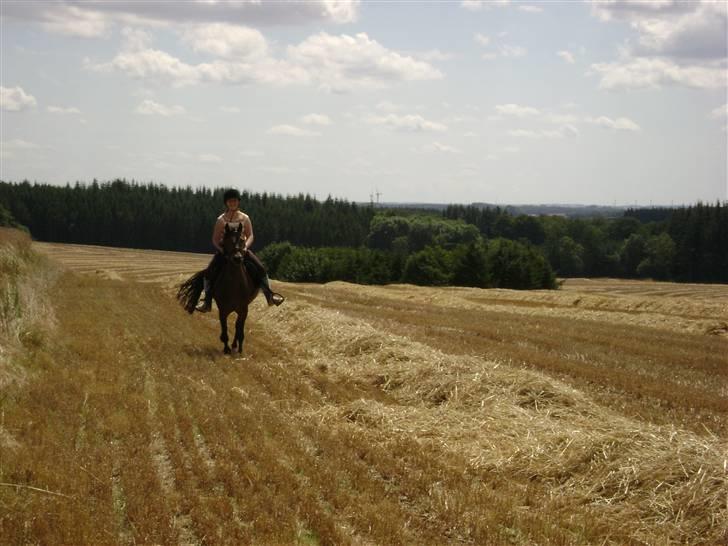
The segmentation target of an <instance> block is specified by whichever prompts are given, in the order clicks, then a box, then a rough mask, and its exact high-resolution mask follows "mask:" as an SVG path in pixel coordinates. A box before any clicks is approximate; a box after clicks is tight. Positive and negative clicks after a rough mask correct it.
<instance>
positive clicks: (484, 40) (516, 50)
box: [473, 33, 528, 61]
mask: <svg viewBox="0 0 728 546" xmlns="http://www.w3.org/2000/svg"><path fill="white" fill-rule="evenodd" d="M498 36H499V37H501V38H502V37H503V36H505V34H504V33H500V34H499V35H498ZM473 39H474V40H475V42H476V43H478V44H480V45H481V46H483V47H486V46H488V45H490V44H491V38H490V37H489V36H486V35H484V34H480V33H477V34H475V35H474V36H473ZM496 49H497V51H485V52H483V53H482V54H481V57H482V58H483V59H485V60H487V61H489V60H492V59H495V58H497V57H498V56H500V57H507V58H515V57H524V56H525V55H526V54H527V53H528V50H527V49H526V48H525V47H521V46H515V45H509V44H500V45H497V46H496Z"/></svg>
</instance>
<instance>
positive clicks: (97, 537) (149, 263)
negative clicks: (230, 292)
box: [0, 243, 728, 544]
mask: <svg viewBox="0 0 728 546" xmlns="http://www.w3.org/2000/svg"><path fill="white" fill-rule="evenodd" d="M34 246H35V249H36V250H37V251H38V252H40V253H43V254H45V255H48V256H50V257H51V258H52V259H53V260H54V261H55V262H57V263H58V264H60V266H59V267H60V268H61V271H60V272H59V273H58V278H57V280H55V281H54V284H53V285H52V286H50V287H49V298H50V301H52V309H53V314H54V319H53V321H52V326H49V327H48V329H47V330H48V332H47V333H46V334H45V335H44V337H43V338H42V339H40V340H39V341H37V342H35V343H31V344H27V343H26V345H25V350H24V351H21V352H20V353H19V354H17V355H16V356H15V357H14V358H16V360H17V361H20V362H22V370H23V371H22V373H20V372H17V373H14V375H13V374H7V380H3V376H0V380H3V382H2V384H0V386H1V387H2V392H3V399H2V400H1V401H0V404H2V408H1V410H2V422H0V450H1V451H0V482H2V486H0V535H2V536H4V537H9V542H10V543H19V544H23V543H30V544H36V543H38V544H102V543H103V544H134V543H139V544H141V543H144V544H152V543H156V544H245V543H255V544H295V543H299V544H444V543H453V544H456V543H466V544H467V543H471V544H668V543H674V544H685V543H688V544H723V543H726V541H727V540H728V469H727V465H728V463H727V462H726V459H727V458H728V453H727V448H728V442H727V440H728V424H727V423H728V286H718V285H678V284H667V283H651V282H636V281H616V280H568V281H567V282H566V283H565V284H564V286H563V288H562V290H559V291H534V292H515V291H509V290H478V289H466V288H447V289H442V288H440V289H433V288H418V287H413V286H404V285H395V286H388V287H365V286H355V285H349V284H345V283H331V284H328V285H323V286H321V285H300V284H286V283H276V289H277V290H279V291H280V292H282V293H283V294H284V295H286V297H287V298H288V299H287V301H286V303H285V304H284V305H283V306H281V307H280V308H271V309H269V308H266V307H265V306H264V305H263V304H262V301H256V302H255V303H254V305H253V308H252V310H251V313H250V318H249V319H248V324H247V329H246V347H245V354H244V355H243V357H226V356H224V355H222V346H221V344H220V343H219V342H218V341H217V336H218V335H219V328H218V324H217V318H216V316H215V314H214V313H213V314H211V315H204V316H199V315H197V314H196V315H194V316H189V315H186V314H185V313H184V312H183V311H182V309H181V308H180V307H179V306H178V305H177V304H176V302H175V301H174V299H173V293H174V285H175V284H176V283H178V282H179V281H180V280H182V279H184V278H185V277H186V276H187V275H189V274H191V273H192V272H194V271H197V270H199V269H201V268H202V267H204V266H205V265H206V262H207V260H208V258H209V257H208V256H200V255H194V254H181V253H165V252H154V251H133V250H123V249H106V248H100V247H85V246H80V245H52V244H40V243H36V244H35V245H34ZM0 356H2V355H1V354H0ZM1 365H2V362H1V361H0V366H1ZM0 372H2V370H0Z"/></svg>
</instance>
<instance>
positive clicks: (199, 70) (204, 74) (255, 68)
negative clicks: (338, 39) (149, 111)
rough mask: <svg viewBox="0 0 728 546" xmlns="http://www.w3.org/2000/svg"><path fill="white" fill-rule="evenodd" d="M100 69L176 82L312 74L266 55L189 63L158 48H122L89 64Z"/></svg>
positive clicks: (295, 79)
mask: <svg viewBox="0 0 728 546" xmlns="http://www.w3.org/2000/svg"><path fill="white" fill-rule="evenodd" d="M90 68H91V69H92V70H97V71H100V72H111V71H119V72H123V73H125V74H127V75H128V76H131V77H133V78H137V79H151V80H155V81H158V82H160V83H168V84H171V85H173V86H176V87H179V86H185V85H194V84H200V83H230V84H251V83H268V84H280V85H285V84H291V83H306V82H308V81H309V80H310V76H309V74H308V73H307V72H306V71H305V70H303V69H301V68H298V67H295V66H291V64H290V63H287V62H285V61H277V60H275V59H270V58H264V59H256V60H254V61H251V62H234V61H227V60H215V61H212V62H209V63H200V64H195V65H193V64H188V63H185V62H184V61H182V60H180V59H178V58H176V57H174V56H172V55H170V54H169V53H166V52H164V51H160V50H158V49H144V50H140V51H122V52H121V53H119V54H118V55H116V57H114V58H113V59H112V60H111V61H110V62H108V63H102V64H96V65H90Z"/></svg>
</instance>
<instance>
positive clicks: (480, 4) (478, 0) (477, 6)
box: [460, 0, 511, 11]
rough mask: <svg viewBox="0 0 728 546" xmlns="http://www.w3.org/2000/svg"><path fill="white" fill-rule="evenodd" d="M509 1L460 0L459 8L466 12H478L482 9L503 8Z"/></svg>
mask: <svg viewBox="0 0 728 546" xmlns="http://www.w3.org/2000/svg"><path fill="white" fill-rule="evenodd" d="M510 3H511V0H462V1H461V2H460V6H461V7H463V8H464V9H466V10H468V11H480V10H482V9H483V8H491V7H496V6H497V7H505V6H508V5H510Z"/></svg>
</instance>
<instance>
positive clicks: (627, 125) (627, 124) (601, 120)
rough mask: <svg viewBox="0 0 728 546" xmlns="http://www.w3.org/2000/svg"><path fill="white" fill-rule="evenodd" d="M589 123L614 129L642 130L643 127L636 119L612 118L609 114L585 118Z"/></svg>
mask: <svg viewBox="0 0 728 546" xmlns="http://www.w3.org/2000/svg"><path fill="white" fill-rule="evenodd" d="M584 121H585V122H587V123H591V124H593V125H598V126H599V127H603V128H605V129H611V130H614V131H635V132H636V131H640V130H641V128H640V126H639V125H637V124H636V123H635V122H634V121H632V120H631V119H629V118H617V119H611V118H608V117H607V116H599V117H598V118H586V119H585V120H584Z"/></svg>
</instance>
